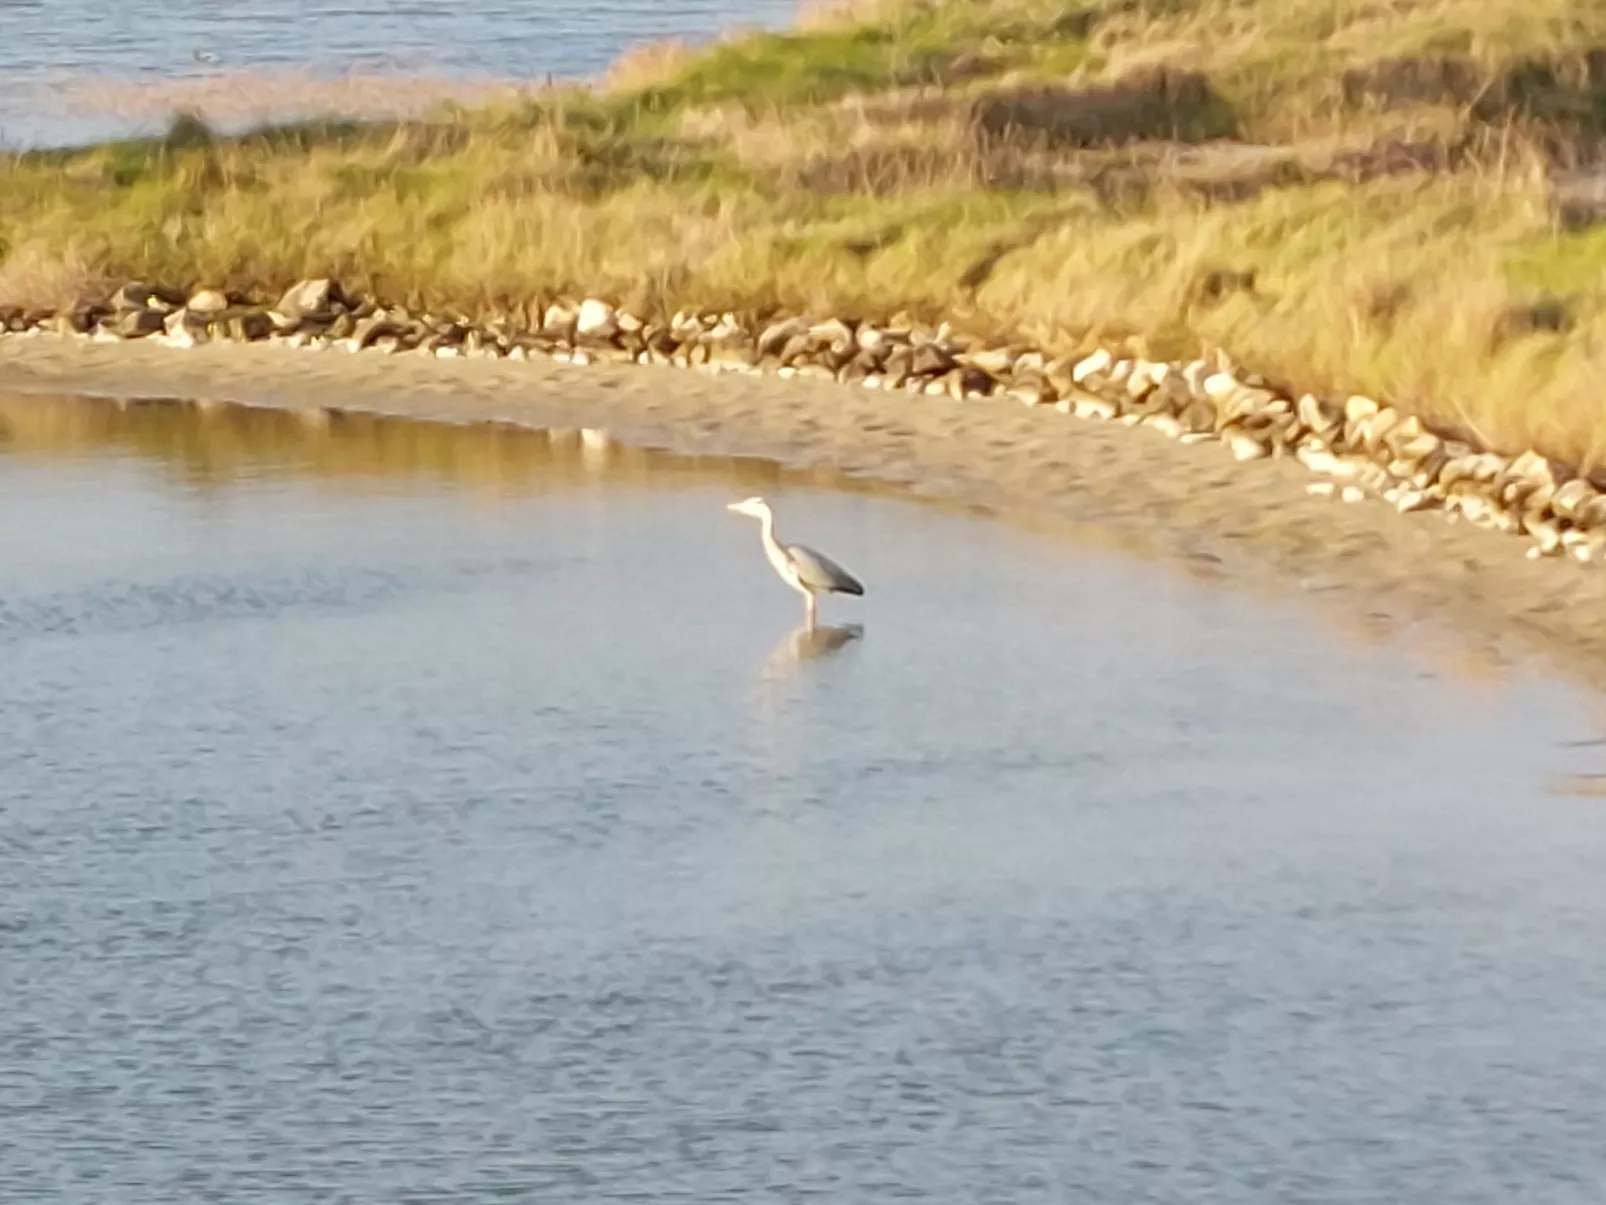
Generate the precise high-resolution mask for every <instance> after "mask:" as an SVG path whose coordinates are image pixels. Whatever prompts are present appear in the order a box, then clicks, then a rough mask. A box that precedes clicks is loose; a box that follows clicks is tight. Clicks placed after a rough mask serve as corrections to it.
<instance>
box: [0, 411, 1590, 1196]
mask: <svg viewBox="0 0 1606 1205" xmlns="http://www.w3.org/2000/svg"><path fill="white" fill-rule="evenodd" d="M760 490H761V491H763V492H765V493H766V494H768V495H770V496H771V497H773V498H775V499H776V500H777V505H778V510H779V513H780V516H781V518H782V521H783V524H784V527H785V528H789V529H790V531H791V533H792V534H794V535H795V536H796V537H797V538H801V539H805V540H809V541H812V542H816V543H818V544H819V545H820V546H821V547H823V548H825V549H827V550H829V551H830V552H832V553H833V554H834V555H837V556H839V557H840V559H842V560H843V561H844V563H846V564H847V565H848V566H849V567H851V568H853V569H855V570H857V571H859V572H860V573H861V574H862V575H863V576H864V577H865V578H866V580H867V582H868V585H869V590H870V593H869V596H868V597H867V598H866V599H865V600H863V601H862V602H857V603H856V602H854V601H853V600H836V601H833V602H831V603H828V604H827V605H826V607H825V611H824V617H825V620H826V621H827V622H829V623H841V622H842V621H843V620H845V619H847V618H850V617H851V618H852V619H853V620H854V621H855V622H858V623H861V624H862V625H863V630H862V636H861V638H859V639H856V640H849V641H847V642H845V643H843V644H841V646H840V647H837V648H834V649H832V648H828V647H822V646H815V647H812V648H811V647H809V646H808V645H806V644H804V645H802V646H801V647H800V646H799V643H798V641H797V640H796V639H795V636H794V633H793V629H794V625H795V624H796V622H797V620H798V619H799V617H800V608H799V607H798V605H797V604H796V600H795V599H793V598H792V597H791V596H789V595H788V594H787V593H786V591H785V590H784V588H783V587H781V586H780V585H779V584H778V583H777V582H776V581H774V580H773V579H772V578H770V577H769V576H768V574H769V570H768V569H767V567H766V566H765V565H764V564H763V563H762V560H761V559H760V556H759V553H758V548H757V543H756V534H755V531H754V529H753V526H752V524H751V523H750V522H749V521H747V520H744V519H740V518H737V517H735V516H731V515H728V514H726V513H725V512H724V511H723V509H722V507H723V504H724V503H725V502H727V501H729V500H731V499H732V498H734V497H739V496H743V495H746V494H748V493H752V492H757V491H760ZM0 514H3V515H4V516H5V522H4V523H0V671H3V672H0V717H3V721H4V722H3V723H0V885H3V888H4V889H3V891H0V999H3V1000H4V1007H3V1008H0V1199H3V1200H6V1201H19V1202H20V1201H29V1202H39V1201H52V1202H83V1203H85V1205H88V1203H90V1202H94V1203H96V1205H99V1203H101V1202H106V1201H117V1202H126V1203H145V1202H150V1203H153V1205H154V1203H156V1202H163V1203H172V1202H182V1201H192V1200H194V1201H199V1200H228V1201H272V1202H292V1203H300V1202H327V1201H353V1202H376V1203H377V1202H400V1201H417V1202H423V1201H448V1200H449V1201H453V1202H463V1201H489V1200H508V1199H512V1200H530V1201H541V1202H548V1201H552V1202H571V1201H572V1202H594V1201H621V1200H637V1201H653V1202H659V1201H662V1202H686V1203H687V1205H691V1203H697V1205H707V1203H709V1202H716V1201H742V1202H768V1201H775V1202H795V1201H802V1200H811V1199H813V1200H821V1201H831V1202H838V1201H841V1202H861V1201H863V1202H879V1201H892V1200H913V1201H927V1202H942V1203H945V1205H946V1203H951V1205H974V1203H976V1202H1032V1203H1035V1202H1109V1203H1112V1205H1117V1203H1119V1205H1127V1203H1131V1202H1168V1203H1170V1202H1175V1203H1178V1205H1181V1203H1184V1202H1187V1203H1190V1205H1191V1203H1195V1202H1279V1203H1288V1202H1322V1203H1327V1202H1377V1203H1379V1205H1382V1203H1385V1202H1387V1203H1389V1205H1400V1203H1413V1205H1414V1203H1416V1202H1456V1203H1458V1205H1472V1203H1482V1202H1488V1203H1490V1205H1495V1203H1499V1205H1506V1203H1508V1202H1512V1201H1518V1200H1520V1201H1523V1202H1525V1203H1533V1202H1593V1201H1597V1200H1599V1192H1600V1185H1601V1184H1602V1183H1603V1182H1606V1143H1603V1142H1602V1141H1601V1123H1600V1086H1601V1084H1602V1083H1603V1082H1606V1033H1603V1029H1602V1025H1601V1018H1602V1016H1603V1015H1606V963H1603V960H1602V958H1601V956H1600V952H1599V947H1600V936H1599V935H1600V930H1601V925H1602V922H1603V911H1606V810H1603V809H1602V808H1601V807H1600V805H1599V804H1598V803H1592V802H1591V801H1589V800H1587V799H1578V798H1566V797H1561V796H1558V795H1554V794H1551V793H1549V792H1548V791H1547V790H1546V783H1547V782H1548V781H1549V779H1550V777H1551V776H1552V775H1553V774H1555V773H1558V772H1561V771H1565V770H1576V769H1578V768H1579V765H1580V759H1581V757H1583V756H1584V753H1583V752H1581V751H1580V750H1577V749H1566V748H1562V747H1561V746H1562V743H1563V742H1564V741H1569V740H1578V739H1582V738H1585V737H1588V736H1589V735H1591V732H1590V727H1589V723H1588V719H1589V715H1590V705H1589V704H1588V702H1587V700H1585V699H1584V698H1582V697H1581V696H1578V695H1575V694H1574V693H1573V692H1572V691H1571V690H1570V689H1569V688H1567V687H1565V686H1562V685H1559V684H1556V683H1552V682H1546V681H1544V680H1542V679H1537V678H1533V677H1527V676H1523V675H1521V674H1517V673H1511V674H1505V675H1503V676H1500V677H1498V678H1487V679H1483V680H1469V679H1466V678H1460V677H1455V676H1451V675H1450V674H1449V672H1448V671H1446V670H1444V669H1442V668H1439V667H1436V666H1434V665H1432V664H1430V663H1428V662H1426V661H1424V660H1421V659H1415V660H1413V659H1411V658H1409V657H1406V656H1404V655H1403V654H1402V653H1401V651H1400V650H1399V649H1398V648H1394V647H1390V646H1387V645H1379V644H1370V645H1367V644H1360V643H1356V642H1353V641H1348V640H1346V639H1344V638H1342V637H1341V636H1340V635H1339V634H1336V633H1334V632H1332V631H1331V630H1329V629H1326V628H1324V627H1323V626H1321V625H1320V624H1319V623H1318V622H1316V621H1315V620H1314V619H1313V618H1312V617H1311V616H1310V615H1307V614H1305V613H1304V612H1302V611H1300V610H1298V609H1297V608H1295V607H1293V606H1291V605H1272V604H1270V603H1265V602H1260V601H1256V600H1254V599H1250V598H1245V597H1241V596H1237V595H1234V594H1232V593H1230V592H1226V591H1221V590H1216V589H1211V588H1208V587H1206V586H1205V585H1202V584H1200V583H1196V582H1192V581H1189V580H1184V579H1181V578H1178V577H1175V576H1172V575H1170V574H1168V573H1166V572H1164V571H1162V570H1160V569H1158V568H1155V567H1151V566H1146V565H1142V564H1137V563H1129V562H1127V561H1124V560H1120V559H1117V558H1115V557H1113V556H1111V555H1109V554H1103V553H1098V554H1096V553H1092V552H1088V551H1086V550H1083V549H1080V548H1079V547H1078V546H1076V545H1074V544H1071V543H1065V542H1060V541H1058V540H1051V539H1049V538H1046V537H1042V536H1036V535H1031V534H1029V533H1026V532H1023V531H1019V530H1016V529H1013V528H1010V527H1007V526H1004V525H1002V524H1000V523H997V522H995V521H988V520H984V519H980V518H974V517H968V516H956V515H952V514H947V513H942V512H938V511H936V510H933V509H930V508H925V507H920V506H916V505H914V504H910V503H903V502H899V501H895V500H889V499H887V498H885V497H880V496H877V495H875V494H872V493H867V492H862V491H861V492H832V491H827V490H824V489H820V488H809V487H805V486H803V485H799V484H798V483H796V482H793V481H788V480H783V479H780V478H778V477H777V476H776V475H775V474H774V473H773V472H772V471H771V470H769V469H767V468H765V467H764V466H762V465H752V464H750V465H746V466H742V465H691V464H687V463H684V462H675V461H669V460H664V459H660V458H657V457H651V456H647V455H644V454H640V453H635V454H629V453H621V452H615V453H612V454H609V453H591V454H586V453H585V452H584V451H583V450H582V449H581V448H579V447H578V446H573V447H571V446H569V445H562V446H554V445H552V444H551V443H549V442H548V441H547V439H546V438H545V437H539V436H530V435H519V434H516V433H512V432H501V433H498V432H497V431H495V430H492V429H484V430H479V431H467V430H464V431H452V430H448V429H434V428H425V427H416V426H414V427H408V426H401V425H396V424H390V423H376V422H373V421H364V422H352V423H348V424H345V425H337V426H336V427H334V428H331V429H329V430H321V431H320V430H314V429H309V428H306V427H303V426H300V425H298V424H297V423H296V421H295V420H293V419H290V418H285V417H278V416H274V415H266V414H264V415H256V416H251V415H242V414H241V413H239V412H232V411H222V412H217V413H215V414H213V415H212V416H211V417H208V418H196V417H193V416H186V415H185V414H184V413H183V412H181V411H177V410H170V409H159V408H154V407H151V408H142V407H133V408H130V409H129V410H127V411H119V410H116V409H114V408H112V407H109V406H103V405H87V404H86V405H82V406H72V405H68V404H65V403H63V404H60V405H57V406H54V407H48V408H47V407H41V406H40V405H39V404H37V403H22V402H19V401H16V400H12V401H10V402H3V403H0ZM783 534H786V533H785V532H784V531H783ZM1584 752H1587V751H1584Z"/></svg>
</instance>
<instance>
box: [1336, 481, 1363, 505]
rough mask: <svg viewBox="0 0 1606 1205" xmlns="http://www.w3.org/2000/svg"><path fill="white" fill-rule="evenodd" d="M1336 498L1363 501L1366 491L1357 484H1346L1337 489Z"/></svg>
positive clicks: (1342, 500) (1347, 500) (1345, 500)
mask: <svg viewBox="0 0 1606 1205" xmlns="http://www.w3.org/2000/svg"><path fill="white" fill-rule="evenodd" d="M1338 500H1339V501H1340V502H1365V501H1366V491H1365V490H1363V489H1362V488H1361V487H1360V486H1358V485H1346V486H1345V487H1344V488H1343V489H1342V490H1340V491H1339V494H1338Z"/></svg>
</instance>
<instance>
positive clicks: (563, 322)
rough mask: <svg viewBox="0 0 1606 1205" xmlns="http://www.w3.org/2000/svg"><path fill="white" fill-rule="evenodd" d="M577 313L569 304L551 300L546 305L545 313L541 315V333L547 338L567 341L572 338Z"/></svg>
mask: <svg viewBox="0 0 1606 1205" xmlns="http://www.w3.org/2000/svg"><path fill="white" fill-rule="evenodd" d="M577 317H578V315H577V314H576V313H575V311H574V309H573V308H571V307H570V306H566V305H560V304H559V303H557V302H553V303H552V304H551V305H549V306H547V308H546V313H544V314H542V315H541V332H540V333H541V334H543V335H545V336H547V337H548V338H553V339H559V340H562V341H564V342H567V341H568V340H570V339H573V338H574V327H575V322H576V320H577Z"/></svg>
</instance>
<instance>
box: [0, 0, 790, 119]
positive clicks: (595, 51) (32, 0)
mask: <svg viewBox="0 0 1606 1205" xmlns="http://www.w3.org/2000/svg"><path fill="white" fill-rule="evenodd" d="M797 12H798V0H594V2H592V3H586V4H572V3H558V2H556V0H519V2H517V3H512V2H509V0H454V2H453V3H450V4H444V3H438V2H434V0H431V2H429V3H419V2H416V0H413V2H409V3H385V2H380V0H295V3H292V4H276V5H249V4H246V5H238V4H232V5H231V4H218V3H215V2H214V0H119V2H118V3H116V4H110V5H108V4H105V3H102V2H100V0H0V146H4V145H13V146H14V145H33V144H38V143H51V144H54V143H63V142H72V141H79V140H84V139H92V138H99V137H108V136H111V135H114V134H118V133H123V132H128V131H130V130H137V131H140V132H145V131H148V130H150V129H153V128H154V129H160V128H161V127H162V124H163V122H162V114H161V113H160V112H153V111H152V105H150V104H147V103H146V102H147V101H150V100H151V98H152V96H153V95H159V93H157V92H150V91H148V92H146V93H144V94H142V93H141V92H140V91H139V90H138V89H137V88H135V89H130V88H128V87H125V86H122V85H126V84H130V83H132V84H138V85H144V86H146V87H147V88H149V89H153V90H154V89H159V88H161V87H164V86H170V85H174V84H177V85H180V87H179V89H178V91H177V92H171V93H170V95H176V96H185V97H196V96H202V95H205V96H207V97H208V98H209V103H219V102H221V101H224V100H227V99H229V98H228V97H227V96H226V93H227V92H228V91H229V90H230V89H231V88H236V89H237V88H256V89H258V90H261V89H262V88H263V85H262V84H261V83H260V82H259V78H258V75H259V73H264V72H266V73H270V74H271V73H282V72H286V71H289V72H295V73H298V74H299V73H301V72H314V73H318V74H325V75H327V74H342V73H351V72H355V73H359V74H361V75H364V76H370V75H381V76H384V75H394V76H399V77H404V78H406V77H417V76H425V77H431V78H440V77H444V78H448V79H461V80H465V81H472V80H476V79H489V78H494V79H511V80H525V81H533V80H542V79H544V78H545V77H546V76H547V75H548V74H552V75H555V76H558V77H568V78H579V77H587V76H592V75H595V74H596V73H598V72H600V71H602V70H603V69H604V68H605V67H606V66H607V65H608V64H609V63H610V62H612V61H613V60H614V59H615V58H617V57H618V56H619V55H620V54H621V53H622V52H624V51H625V50H627V49H628V48H630V47H631V46H633V45H636V44H638V43H641V42H647V41H652V40H655V39H660V38H666V37H681V38H684V39H686V40H688V41H698V40H703V39H707V38H711V37H713V36H715V35H716V34H718V33H719V32H721V31H722V30H724V29H726V28H729V27H731V26H733V25H744V26H777V25H784V24H789V23H790V22H791V21H792V20H793V19H794V18H795V17H796V15H797ZM197 52H199V53H200V54H201V55H203V56H212V57H215V60H216V61H215V62H213V61H206V62H200V61H197V59H196V57H195V56H196V54H197ZM210 79H217V80H219V81H220V86H219V88H218V89H217V91H216V92H211V93H203V92H201V91H200V90H195V89H187V88H184V87H183V85H184V84H185V82H186V81H188V82H191V83H194V82H196V81H204V80H210ZM304 87H305V84H294V85H286V86H285V87H284V92H285V93H286V95H283V96H280V97H278V98H277V100H278V102H279V103H286V104H288V103H293V102H294V101H295V100H296V97H295V95H294V93H295V91H296V90H297V89H298V88H304ZM219 93H223V94H225V95H223V96H220V95H219ZM155 107H156V108H158V109H159V107H160V106H159V105H157V106H155Z"/></svg>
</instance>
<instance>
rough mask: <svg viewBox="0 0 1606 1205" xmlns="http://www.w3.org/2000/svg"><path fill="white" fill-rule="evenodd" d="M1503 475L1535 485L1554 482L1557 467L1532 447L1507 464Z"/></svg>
mask: <svg viewBox="0 0 1606 1205" xmlns="http://www.w3.org/2000/svg"><path fill="white" fill-rule="evenodd" d="M1502 477H1503V478H1505V479H1508V480H1517V481H1525V482H1531V483H1533V484H1535V485H1542V484H1554V483H1555V480H1556V469H1555V466H1554V465H1552V464H1551V463H1550V461H1548V460H1546V459H1545V458H1544V457H1543V456H1541V455H1540V454H1539V453H1538V452H1535V451H1532V450H1531V449H1530V450H1529V451H1526V452H1524V453H1522V454H1521V455H1520V456H1518V457H1516V458H1515V459H1514V460H1512V461H1511V463H1510V464H1508V465H1506V467H1505V471H1504V473H1503V474H1502Z"/></svg>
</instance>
